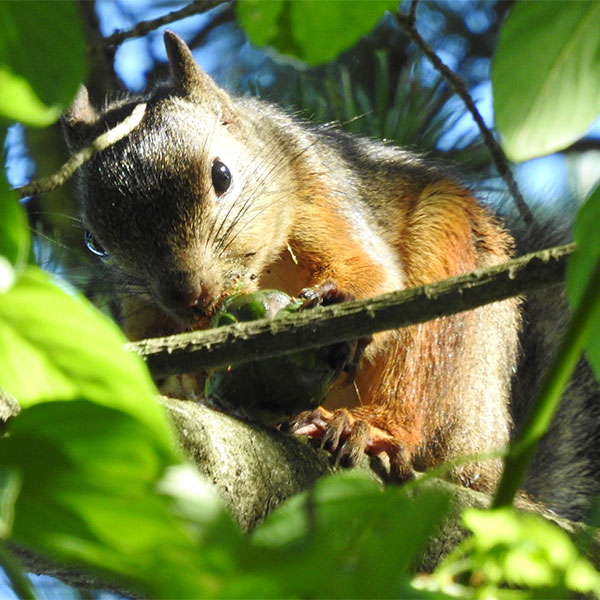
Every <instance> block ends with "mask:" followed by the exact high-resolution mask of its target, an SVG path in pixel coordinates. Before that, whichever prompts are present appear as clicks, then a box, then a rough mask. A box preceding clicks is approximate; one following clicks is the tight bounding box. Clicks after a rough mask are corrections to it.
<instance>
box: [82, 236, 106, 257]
mask: <svg viewBox="0 0 600 600" xmlns="http://www.w3.org/2000/svg"><path fill="white" fill-rule="evenodd" d="M83 241H84V242H85V245H86V246H87V249H88V250H89V251H90V252H91V253H92V254H95V255H96V256H100V257H101V258H108V252H107V251H106V250H105V249H104V248H103V247H102V245H101V244H100V243H99V242H98V240H97V239H96V238H95V237H94V236H93V235H92V233H91V232H90V231H88V230H86V231H85V233H84V234H83Z"/></svg>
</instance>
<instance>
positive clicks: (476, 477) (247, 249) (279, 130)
mask: <svg viewBox="0 0 600 600" xmlns="http://www.w3.org/2000/svg"><path fill="white" fill-rule="evenodd" d="M164 42H165V46H166V49H167V54H168V59H169V66H170V73H171V77H170V81H168V82H166V83H162V84H159V85H158V86H157V87H155V89H153V90H152V91H151V92H149V93H148V94H145V95H137V96H136V95H134V96H131V97H128V98H124V99H121V100H119V101H117V102H114V103H112V104H109V105H108V106H107V107H106V108H105V109H104V110H103V111H101V112H98V111H96V110H95V109H94V108H93V107H92V106H91V104H90V101H89V99H88V96H87V93H86V91H85V88H82V90H81V91H80V93H79V94H78V96H77V98H76V100H75V101H74V103H73V105H72V107H71V108H70V110H69V111H68V112H67V113H66V114H65V115H64V117H63V126H64V131H65V137H66V140H67V144H68V146H69V148H70V149H71V150H72V151H74V150H76V149H78V148H80V147H82V146H83V145H85V144H86V143H89V142H90V141H91V140H93V139H94V138H95V137H97V136H98V135H99V134H100V133H102V132H104V131H105V130H107V129H108V128H110V127H113V126H114V125H115V124H117V123H119V122H120V121H122V120H123V119H124V118H125V117H126V116H127V115H129V114H130V113H131V111H132V110H133V108H134V107H135V106H136V105H137V104H139V103H141V102H145V103H146V112H145V115H144V117H143V119H142V121H141V122H140V124H139V125H138V126H137V127H136V128H135V129H134V130H133V131H132V132H131V133H130V134H129V135H128V136H126V137H125V138H124V139H122V140H120V141H119V142H117V143H115V144H114V145H112V146H110V147H108V148H107V149H105V150H103V151H101V152H99V153H98V154H96V155H95V156H94V157H93V158H92V159H91V160H90V161H88V162H87V163H86V164H85V165H84V166H83V167H81V168H80V172H79V179H78V195H79V199H80V212H81V218H82V222H83V226H84V228H85V230H86V234H85V236H86V242H87V245H88V247H89V248H90V249H91V250H92V252H94V253H95V254H98V255H100V256H101V257H102V258H103V260H104V261H105V262H106V263H107V265H108V266H109V267H110V270H111V272H112V273H113V276H114V277H115V281H118V282H119V283H120V284H121V285H122V286H123V290H124V291H123V293H122V294H121V296H120V318H121V324H122V327H123V329H124V331H125V333H126V335H127V336H128V337H129V338H130V339H132V340H137V339H142V338H147V337H154V336H158V335H168V334H172V333H178V332H181V331H188V330H194V329H200V328H204V327H207V326H208V324H209V321H210V317H211V315H212V314H213V313H214V311H215V309H216V307H217V306H218V305H219V303H220V302H221V301H222V300H223V298H225V297H227V296H228V295H230V294H231V293H232V292H233V291H234V289H239V286H240V285H241V286H242V287H243V288H244V289H247V290H254V289H261V288H274V289H279V290H282V291H284V292H286V293H288V294H290V295H291V296H298V295H299V294H301V293H302V292H303V290H312V292H310V293H308V296H309V297H312V298H317V301H318V298H320V297H322V296H324V295H325V296H326V295H327V294H333V296H335V295H337V294H341V295H343V296H344V297H355V298H367V297H371V296H376V295H379V294H382V293H386V292H391V291H395V290H399V289H403V288H407V287H411V286H418V285H421V284H426V283H431V282H435V281H438V280H442V279H445V278H447V277H450V276H453V275H457V274H460V273H465V272H468V271H471V270H473V269H477V268H481V267H487V266H490V265H494V264H498V263H502V262H504V261H506V260H507V259H509V257H511V255H512V254H513V251H514V242H513V239H512V237H511V235H510V234H509V232H508V231H507V230H506V229H505V227H504V226H503V225H502V224H501V221H500V220H499V219H498V217H496V216H495V215H494V214H493V212H492V211H491V210H490V209H488V208H487V207H485V206H484V205H483V204H482V203H481V201H479V200H478V199H477V198H476V196H475V194H474V193H473V192H472V191H470V190H469V189H467V188H466V187H465V186H463V185H462V184H461V183H460V182H459V181H458V180H457V179H456V178H455V177H454V176H453V174H451V173H450V172H449V171H448V170H447V169H446V168H444V167H441V166H438V165H435V164H433V163H432V162H431V161H429V160H428V159H426V158H423V157H421V156H419V155H416V154H414V153H411V152H408V151H406V150H403V149H401V148H398V147H394V146H392V145H389V144H386V143H383V142H380V141H375V140H371V139H366V138H362V137H357V136H352V135H349V134H346V133H344V132H342V131H340V130H338V129H335V128H333V127H330V126H322V125H321V126H319V125H314V124H309V123H307V122H304V121H301V120H299V119H297V118H295V117H292V116H290V115H288V114H287V113H286V112H285V111H284V110H283V109H281V108H279V107H277V106H275V105H272V104H269V103H267V102H264V101H262V100H260V99H256V98H248V97H234V96H232V95H229V94H228V93H227V92H226V91H224V90H223V89H221V88H220V87H218V86H217V85H216V84H215V83H214V81H213V80H212V79H211V78H210V77H209V76H208V75H207V74H206V73H205V72H204V71H203V70H202V69H201V68H200V67H199V66H198V65H197V63H196V62H195V60H194V58H193V56H192V53H191V51H190V49H189V48H188V46H187V45H186V44H185V42H184V41H183V40H182V39H180V38H179V37H178V36H177V35H176V34H174V33H172V32H169V31H167V32H166V33H165V35H164ZM332 290H333V291H332ZM305 293H306V292H305ZM311 294H312V296H311ZM520 329H521V309H520V301H519V300H518V299H509V300H504V301H502V302H496V303H492V304H489V305H486V306H483V307H481V308H477V309H474V310H471V311H468V312H464V313H460V314H457V315H454V316H450V317H444V318H439V319H436V320H434V321H430V322H427V323H423V324H420V325H414V326H411V327H406V328H403V329H399V330H393V331H388V332H383V333H378V334H375V335H374V336H373V340H372V341H371V343H369V344H368V345H367V346H366V347H365V348H364V352H363V354H362V357H361V360H360V365H359V367H358V371H357V374H356V378H355V385H354V386H348V387H346V388H344V389H342V390H336V391H335V393H332V395H331V397H328V398H327V400H326V401H325V402H324V404H323V406H322V407H320V408H319V409H317V411H314V412H312V413H310V414H304V415H300V416H299V417H298V419H296V421H295V422H294V423H293V424H292V427H291V430H292V431H295V432H297V433H304V434H307V435H310V436H313V437H320V438H322V439H323V440H324V441H325V442H326V443H327V444H329V447H330V449H331V450H333V451H336V452H338V453H341V455H343V456H344V457H345V458H346V459H348V460H349V461H350V462H354V461H356V459H357V458H358V457H359V456H360V455H361V454H362V453H363V452H367V453H370V454H374V455H377V454H380V453H382V452H383V453H386V454H387V455H388V456H389V457H390V464H391V468H392V470H393V471H394V473H395V474H396V475H397V476H399V477H400V478H404V479H408V478H410V477H411V474H412V473H413V472H414V471H424V470H426V469H429V468H431V467H434V466H436V465H440V464H442V463H445V462H448V461H452V460H453V459H457V458H459V457H462V456H466V455H478V454H479V455H480V454H484V453H488V452H490V451H493V450H497V449H499V448H501V447H504V446H506V445H507V444H508V443H509V440H510V437H511V431H512V429H513V423H512V417H511V409H510V402H511V393H512V391H511V390H512V379H513V376H514V373H515V371H516V370H517V364H518V359H519V332H520ZM501 470H502V463H501V460H500V459H499V458H491V459H488V460H484V459H478V458H475V459H473V461H472V462H468V463H464V462H463V461H456V463H455V465H454V466H453V467H452V468H451V470H450V472H449V477H450V478H451V479H452V480H453V481H456V482H458V483H460V484H462V485H464V486H468V487H470V488H473V489H476V490H481V491H485V492H492V491H493V490H494V489H495V487H496V485H497V482H498V479H499V476H500V474H501Z"/></svg>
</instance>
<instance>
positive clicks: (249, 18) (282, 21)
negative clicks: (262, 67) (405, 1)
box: [236, 0, 398, 65]
mask: <svg viewBox="0 0 600 600" xmlns="http://www.w3.org/2000/svg"><path fill="white" fill-rule="evenodd" d="M397 7H398V2H397V1H395V0H394V1H390V0H367V1H358V2H339V1H337V0H274V1H270V2H261V1H260V0H239V1H238V2H237V3H236V13H237V17H238V20H239V21H240V24H241V25H242V26H243V27H244V29H245V30H246V33H247V34H248V37H249V38H250V41H251V42H252V43H254V44H256V45H257V46H272V47H273V48H275V49H276V50H277V51H278V52H280V53H281V54H288V55H291V56H294V57H296V58H299V59H300V60H303V61H305V62H307V63H309V64H312V65H315V64H319V63H323V62H327V61H330V60H333V59H334V58H335V57H336V56H337V55H338V54H339V53H340V52H342V51H343V50H347V49H348V48H350V47H351V46H353V45H354V44H355V43H356V42H358V40H359V39H360V37H361V36H362V35H366V34H367V33H369V32H370V31H371V29H373V27H375V25H376V24H377V22H378V21H379V20H380V19H381V18H382V17H383V14H384V12H385V11H386V10H391V11H392V10H396V8H397Z"/></svg>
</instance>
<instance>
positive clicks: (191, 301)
mask: <svg viewBox="0 0 600 600" xmlns="http://www.w3.org/2000/svg"><path fill="white" fill-rule="evenodd" d="M159 296H160V299H161V301H162V304H164V305H165V306H166V307H167V308H168V309H170V310H175V311H179V310H185V309H188V308H194V307H196V306H200V307H202V306H203V305H204V303H205V302H204V301H205V296H206V293H205V290H204V289H203V288H202V286H201V285H200V284H195V285H181V286H177V285H171V286H169V287H168V288H167V289H163V290H161V293H160V294H159Z"/></svg>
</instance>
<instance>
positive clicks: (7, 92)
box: [0, 5, 61, 127]
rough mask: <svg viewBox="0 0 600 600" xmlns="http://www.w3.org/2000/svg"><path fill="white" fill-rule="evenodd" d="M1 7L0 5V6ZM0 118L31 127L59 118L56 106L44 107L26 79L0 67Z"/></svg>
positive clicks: (58, 109) (40, 125)
mask: <svg viewBox="0 0 600 600" xmlns="http://www.w3.org/2000/svg"><path fill="white" fill-rule="evenodd" d="M0 6H1V5H0ZM0 89H2V95H0V116H2V117H4V118H6V119H9V120H10V121H21V123H25V125H32V126H33V127H46V126H48V125H52V123H54V121H56V120H58V118H59V117H60V113H61V109H60V106H58V105H53V106H46V105H45V104H44V103H43V102H42V101H41V100H40V99H39V98H38V96H36V94H35V92H34V91H33V89H32V87H31V85H29V83H28V81H27V79H25V78H24V77H21V76H20V75H16V74H14V73H12V72H11V71H9V70H8V69H7V68H6V67H4V66H2V65H0Z"/></svg>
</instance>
